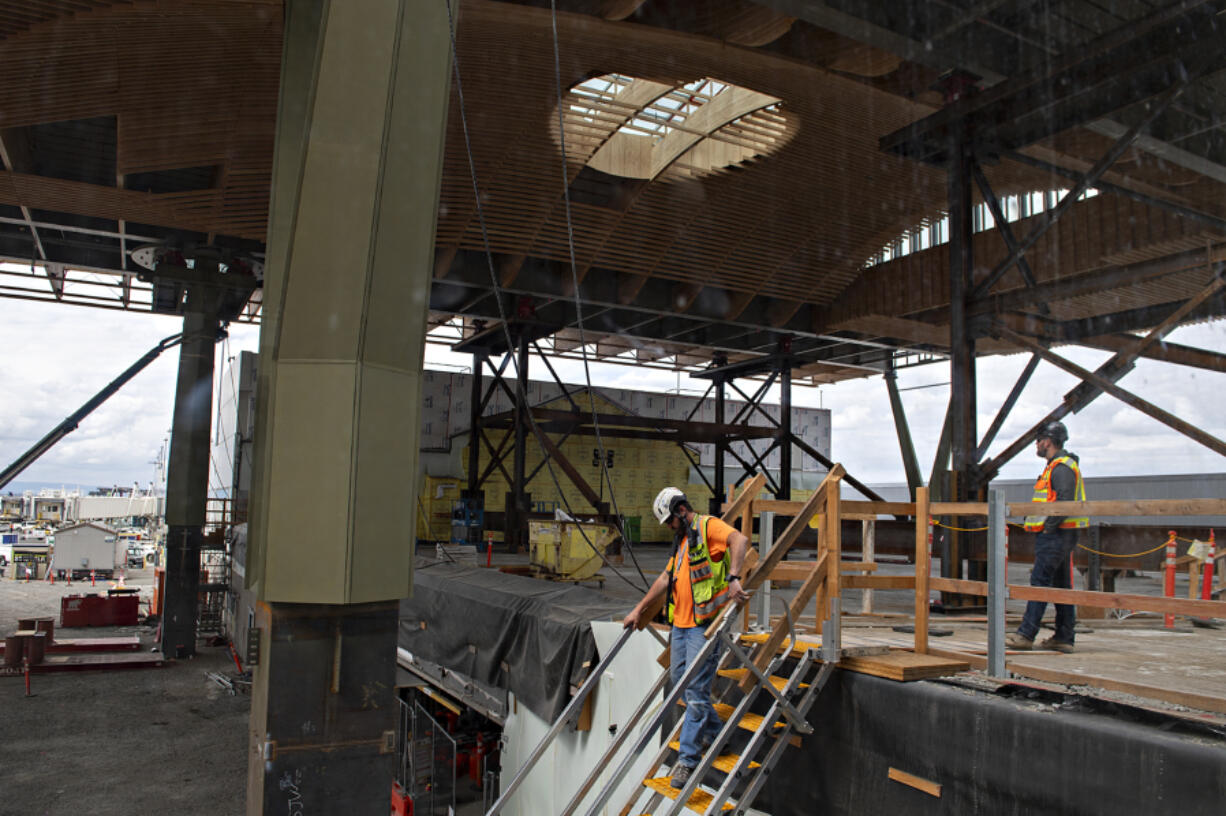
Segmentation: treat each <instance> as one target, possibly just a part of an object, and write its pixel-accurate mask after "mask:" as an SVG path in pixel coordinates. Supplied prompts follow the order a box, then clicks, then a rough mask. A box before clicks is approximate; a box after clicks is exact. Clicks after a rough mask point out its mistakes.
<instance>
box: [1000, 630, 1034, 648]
mask: <svg viewBox="0 0 1226 816" xmlns="http://www.w3.org/2000/svg"><path fill="white" fill-rule="evenodd" d="M1005 648H1007V649H1017V650H1020V651H1025V650H1027V649H1033V648H1034V638H1028V637H1026V636H1025V635H1023V634H1020V633H1018V632H1010V633H1009V634H1007V635H1005Z"/></svg>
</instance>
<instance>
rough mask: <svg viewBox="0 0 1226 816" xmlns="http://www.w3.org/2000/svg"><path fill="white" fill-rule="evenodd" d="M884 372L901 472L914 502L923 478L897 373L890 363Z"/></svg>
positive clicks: (922, 483)
mask: <svg viewBox="0 0 1226 816" xmlns="http://www.w3.org/2000/svg"><path fill="white" fill-rule="evenodd" d="M887 365H888V367H887V368H886V371H885V375H884V377H885V386H886V390H887V391H889V394H890V410H891V412H893V414H894V431H895V433H897V434H898V447H899V450H900V452H901V453H902V466H903V470H905V471H906V473H907V491H908V493H909V494H910V496H911V501H915V491H916V489H917V488H919V487H923V485H924V477H923V476H921V475H920V468H919V459H917V458H916V456H915V444H914V443H913V442H912V441H911V428H910V427H909V426H908V425H907V414H906V412H905V411H904V410H903V406H902V395H901V394H899V393H898V373H897V372H896V371H895V370H894V364H893V362H892V361H891V362H890V363H888V364H887Z"/></svg>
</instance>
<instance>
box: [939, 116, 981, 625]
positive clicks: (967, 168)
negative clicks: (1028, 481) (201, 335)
mask: <svg viewBox="0 0 1226 816" xmlns="http://www.w3.org/2000/svg"><path fill="white" fill-rule="evenodd" d="M970 136H971V134H968V133H966V132H965V122H963V123H961V124H960V125H959V126H958V127H955V128H953V132H952V133H951V136H950V149H949V156H950V161H949V168H948V170H949V179H948V182H949V187H948V190H949V340H950V368H951V371H950V382H951V389H950V405H951V410H952V423H951V428H950V454H951V457H952V473H951V479H950V482H951V483H950V493H951V496H950V498H951V500H953V501H966V500H967V499H968V498H969V497H970V496H971V495H972V493H973V492H974V491H976V490H977V488H978V485H977V484H976V483H975V477H974V471H975V464H976V463H975V447H976V443H977V442H978V440H979V434H978V431H977V428H976V422H975V335H974V333H973V331H972V329H971V326H970V324H969V321H968V317H967V300H968V296H969V294H970V291H971V275H972V274H973V272H974V264H973V257H972V241H973V238H974V232H973V225H972V220H971V212H972V209H971V207H972V199H971V183H972V167H973V162H974V157H973V155H972V154H971V147H970V138H969V137H970ZM960 522H961V519H960V518H958V517H956V516H955V517H954V518H953V524H952V525H951V526H952V527H965V526H967V525H964V524H961V523H960ZM944 532H945V534H946V535H947V536H949V557H948V558H946V559H942V561H941V574H942V575H943V576H944V577H946V578H961V577H962V556H963V554H964V553H965V552H967V551H968V548H967V547H966V544H967V543H968V542H967V541H965V538H964V534H963V533H961V532H959V531H958V530H954V529H947V530H945V531H944ZM949 600H952V599H947V601H946V602H947V603H948V601H949Z"/></svg>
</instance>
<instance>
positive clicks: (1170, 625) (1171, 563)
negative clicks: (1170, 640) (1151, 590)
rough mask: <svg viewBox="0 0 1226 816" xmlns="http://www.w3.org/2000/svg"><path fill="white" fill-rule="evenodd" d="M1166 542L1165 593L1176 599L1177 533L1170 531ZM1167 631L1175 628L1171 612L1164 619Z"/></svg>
mask: <svg viewBox="0 0 1226 816" xmlns="http://www.w3.org/2000/svg"><path fill="white" fill-rule="evenodd" d="M1167 535H1168V536H1169V537H1168V538H1167V540H1166V586H1165V587H1163V593H1162V594H1164V595H1166V597H1168V598H1174V597H1175V531H1174V530H1170V531H1168V533H1167ZM1164 620H1165V623H1166V628H1167V629H1174V628H1175V616H1174V615H1173V614H1171V613H1170V612H1168V613H1166V617H1165V618H1164Z"/></svg>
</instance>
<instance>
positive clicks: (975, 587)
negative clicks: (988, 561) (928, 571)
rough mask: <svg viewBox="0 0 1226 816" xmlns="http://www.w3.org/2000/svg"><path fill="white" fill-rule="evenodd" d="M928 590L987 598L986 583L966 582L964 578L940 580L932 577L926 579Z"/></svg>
mask: <svg viewBox="0 0 1226 816" xmlns="http://www.w3.org/2000/svg"><path fill="white" fill-rule="evenodd" d="M928 586H929V588H930V589H935V590H937V591H938V592H961V593H964V594H966V595H981V596H983V597H985V598H986V597H987V595H988V582H987V581H968V580H966V579H964V578H940V577H937V576H933V577H932V578H929V579H928Z"/></svg>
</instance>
